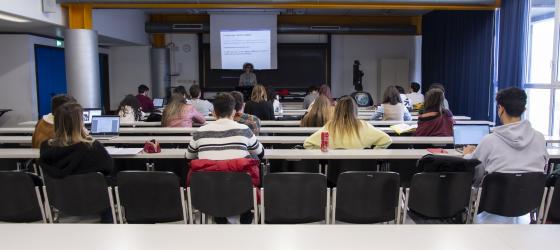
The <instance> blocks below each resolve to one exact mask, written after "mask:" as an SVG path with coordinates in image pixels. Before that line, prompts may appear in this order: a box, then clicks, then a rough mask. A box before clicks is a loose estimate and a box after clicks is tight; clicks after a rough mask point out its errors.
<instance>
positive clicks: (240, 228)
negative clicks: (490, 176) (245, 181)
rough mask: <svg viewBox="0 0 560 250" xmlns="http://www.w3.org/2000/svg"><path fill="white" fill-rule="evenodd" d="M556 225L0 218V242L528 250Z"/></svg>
mask: <svg viewBox="0 0 560 250" xmlns="http://www.w3.org/2000/svg"><path fill="white" fill-rule="evenodd" d="M559 231H560V226H558V225H170V224H156V225H134V224H126V225H112V224H1V225H0V235H2V248H3V249H19V250H35V249H44V250H54V249H56V250H75V249H81V250H94V249H95V250H100V249H103V250H124V249H134V250H153V249H158V250H175V249H228V250H238V249H239V250H264V249H273V250H276V249H290V250H330V249H333V250H341V249H354V250H362V249H364V250H365V249H368V250H371V249H392V250H448V249H462V250H475V249H476V250H481V249H482V250H485V249H488V250H490V249H491V250H529V249H531V250H532V249H554V248H555V247H554V246H555V245H557V243H556V242H555V241H554V239H556V237H557V234H558V232H559ZM22 232H25V233H22ZM29 235H32V236H33V239H32V240H30V239H29ZM61 236H63V237H64V239H62V240H55V239H60V237H61Z"/></svg>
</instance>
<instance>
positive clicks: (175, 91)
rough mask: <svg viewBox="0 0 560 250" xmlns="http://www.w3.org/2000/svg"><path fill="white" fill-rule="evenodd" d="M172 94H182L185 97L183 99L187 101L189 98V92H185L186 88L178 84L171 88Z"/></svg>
mask: <svg viewBox="0 0 560 250" xmlns="http://www.w3.org/2000/svg"><path fill="white" fill-rule="evenodd" d="M173 94H174V95H180V96H182V97H183V98H184V99H185V101H188V99H189V94H188V93H187V89H185V87H184V86H183V85H179V86H177V87H175V88H173Z"/></svg>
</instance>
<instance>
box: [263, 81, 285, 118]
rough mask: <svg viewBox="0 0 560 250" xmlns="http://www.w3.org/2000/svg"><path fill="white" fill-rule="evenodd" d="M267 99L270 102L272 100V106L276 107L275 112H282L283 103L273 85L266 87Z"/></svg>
mask: <svg viewBox="0 0 560 250" xmlns="http://www.w3.org/2000/svg"><path fill="white" fill-rule="evenodd" d="M266 94H267V99H268V101H269V102H272V107H273V108H274V112H275V113H282V112H283V110H282V104H281V103H280V100H279V97H278V93H276V90H274V89H273V88H272V87H268V88H266Z"/></svg>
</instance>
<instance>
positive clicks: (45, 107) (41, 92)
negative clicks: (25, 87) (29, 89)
mask: <svg viewBox="0 0 560 250" xmlns="http://www.w3.org/2000/svg"><path fill="white" fill-rule="evenodd" d="M35 71H36V74H37V104H38V106H39V107H38V110H39V117H38V118H39V119H40V118H41V117H42V116H43V115H46V114H48V113H51V98H52V97H53V96H55V95H57V94H65V93H66V68H65V64H64V49H62V48H56V47H48V46H41V45H35Z"/></svg>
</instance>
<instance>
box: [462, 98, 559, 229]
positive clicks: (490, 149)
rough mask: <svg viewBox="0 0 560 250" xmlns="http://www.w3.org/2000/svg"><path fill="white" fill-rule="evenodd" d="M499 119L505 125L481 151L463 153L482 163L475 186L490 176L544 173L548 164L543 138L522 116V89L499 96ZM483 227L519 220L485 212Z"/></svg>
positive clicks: (485, 140) (471, 149)
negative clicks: (488, 224) (487, 175)
mask: <svg viewBox="0 0 560 250" xmlns="http://www.w3.org/2000/svg"><path fill="white" fill-rule="evenodd" d="M496 102H497V103H498V116H499V117H500V121H502V123H503V124H504V125H502V126H499V127H495V128H494V130H493V132H492V133H491V134H489V135H487V136H485V137H484V138H483V139H482V141H481V142H480V144H479V145H478V147H474V146H467V147H465V148H464V150H463V152H464V154H465V158H467V159H478V160H479V161H480V162H481V163H480V165H478V166H477V167H476V170H475V185H479V184H480V183H481V182H483V181H484V179H483V178H484V176H485V175H486V174H489V173H493V172H497V173H523V172H540V173H544V170H545V167H546V164H547V162H548V158H549V157H548V153H547V151H546V142H545V140H544V136H543V135H542V134H541V133H540V132H538V131H536V130H535V129H533V128H532V127H531V123H530V122H529V121H526V120H522V119H521V116H522V115H523V112H524V111H525V105H526V104H527V94H526V93H525V91H523V90H522V89H519V88H508V89H504V90H501V91H500V92H498V94H497V96H496ZM478 219H479V220H478V221H479V222H480V223H504V222H506V223H507V222H516V220H515V219H516V218H515V217H514V218H510V217H501V216H497V215H494V214H490V213H486V212H482V213H480V214H479V215H478Z"/></svg>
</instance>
